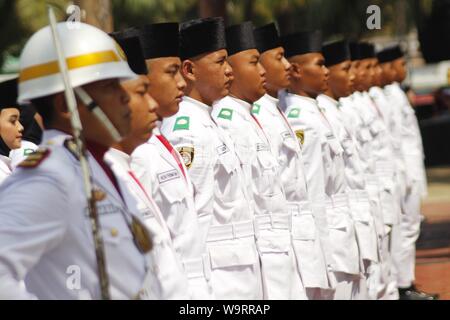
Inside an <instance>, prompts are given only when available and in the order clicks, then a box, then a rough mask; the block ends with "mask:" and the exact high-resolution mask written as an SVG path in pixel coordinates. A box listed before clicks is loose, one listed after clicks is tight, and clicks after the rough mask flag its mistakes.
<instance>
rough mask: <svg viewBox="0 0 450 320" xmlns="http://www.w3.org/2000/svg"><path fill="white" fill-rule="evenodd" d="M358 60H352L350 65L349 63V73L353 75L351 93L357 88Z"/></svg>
mask: <svg viewBox="0 0 450 320" xmlns="http://www.w3.org/2000/svg"><path fill="white" fill-rule="evenodd" d="M359 63H360V61H359V60H352V62H351V65H350V70H349V72H350V74H351V75H352V76H353V87H352V93H353V92H355V91H358V90H357V87H358V81H359V77H358V70H359Z"/></svg>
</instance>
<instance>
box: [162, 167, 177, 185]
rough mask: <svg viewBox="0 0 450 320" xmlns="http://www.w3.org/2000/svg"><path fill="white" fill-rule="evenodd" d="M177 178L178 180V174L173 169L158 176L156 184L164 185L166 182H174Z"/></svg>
mask: <svg viewBox="0 0 450 320" xmlns="http://www.w3.org/2000/svg"><path fill="white" fill-rule="evenodd" d="M179 178H180V174H179V173H178V171H177V170H175V169H174V170H170V171H166V172H162V173H160V174H158V182H159V183H160V184H163V183H166V182H169V181H172V180H176V179H179Z"/></svg>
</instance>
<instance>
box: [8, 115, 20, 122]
mask: <svg viewBox="0 0 450 320" xmlns="http://www.w3.org/2000/svg"><path fill="white" fill-rule="evenodd" d="M17 119H19V116H18V115H16V114H13V115H12V116H10V117H9V120H14V121H15V120H17Z"/></svg>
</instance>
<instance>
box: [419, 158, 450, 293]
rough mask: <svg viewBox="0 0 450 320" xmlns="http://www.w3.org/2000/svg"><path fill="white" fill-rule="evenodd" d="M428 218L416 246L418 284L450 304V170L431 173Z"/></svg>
mask: <svg viewBox="0 0 450 320" xmlns="http://www.w3.org/2000/svg"><path fill="white" fill-rule="evenodd" d="M428 182H429V190H428V191H429V196H428V198H427V200H426V201H425V202H424V204H423V209H422V212H423V214H424V216H425V218H426V220H425V221H424V223H423V224H422V232H421V236H420V238H419V241H418V243H417V263H416V283H417V286H418V287H419V288H420V289H421V290H423V291H426V292H433V293H439V294H440V295H441V299H445V300H450V167H449V168H437V169H431V170H428Z"/></svg>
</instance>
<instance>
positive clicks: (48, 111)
mask: <svg viewBox="0 0 450 320" xmlns="http://www.w3.org/2000/svg"><path fill="white" fill-rule="evenodd" d="M53 98H54V96H46V97H43V98H36V99H33V100H32V101H31V104H32V105H33V106H34V107H35V108H36V111H37V113H39V114H40V115H41V117H42V120H43V122H44V127H45V128H50V127H51V125H52V123H53V120H54V116H55V113H54V105H53Z"/></svg>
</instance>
